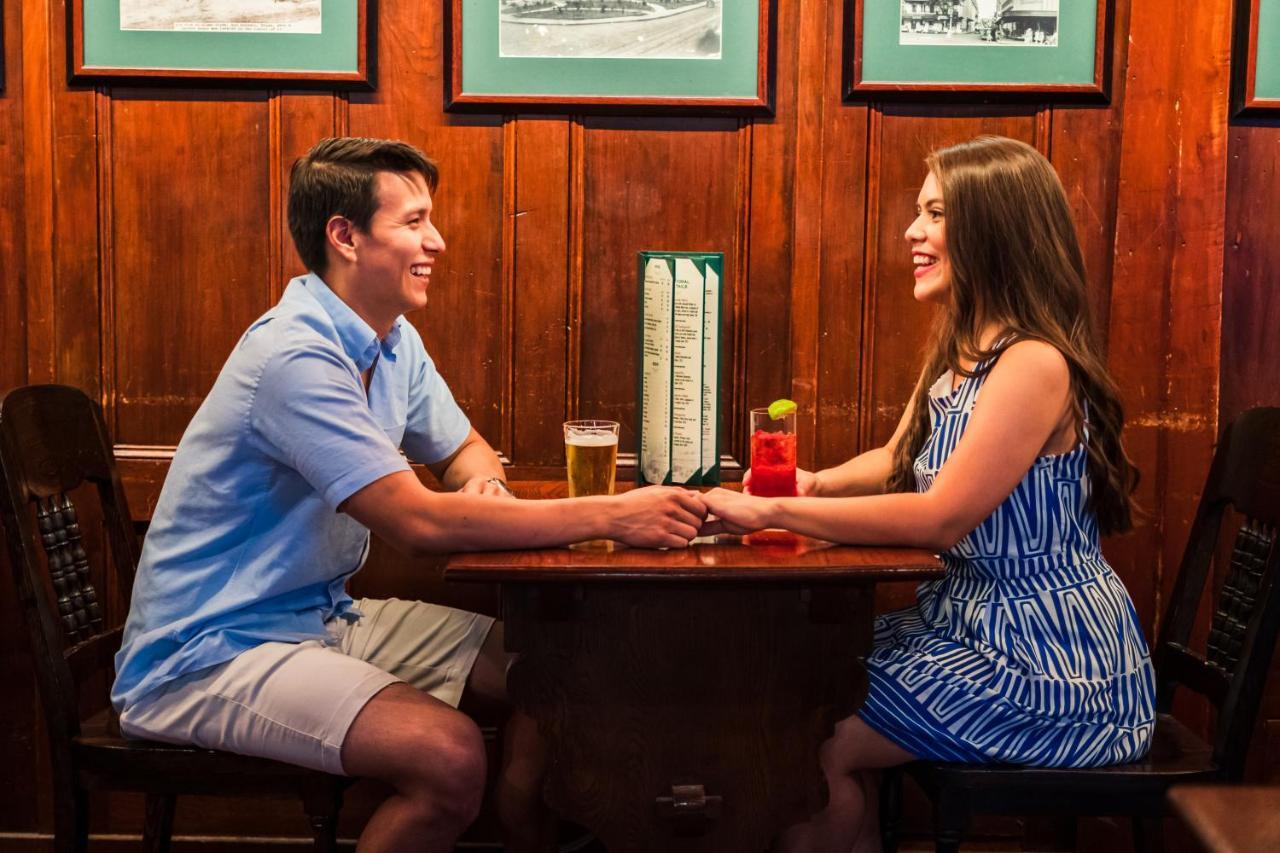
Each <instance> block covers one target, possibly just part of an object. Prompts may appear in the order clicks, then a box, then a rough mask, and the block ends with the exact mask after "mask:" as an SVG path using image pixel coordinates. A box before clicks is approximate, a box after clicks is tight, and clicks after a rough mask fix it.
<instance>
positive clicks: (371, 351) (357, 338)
mask: <svg viewBox="0 0 1280 853" xmlns="http://www.w3.org/2000/svg"><path fill="white" fill-rule="evenodd" d="M302 286H303V287H305V288H306V289H307V291H308V292H309V293H310V294H311V295H312V296H314V297H315V300H316V302H318V303H320V307H321V308H323V309H324V311H325V313H326V314H328V315H329V319H330V320H332V321H333V328H334V331H336V332H337V333H338V340H339V341H341V342H342V349H343V351H345V352H346V354H347V357H348V358H350V359H351V360H352V361H354V362H355V363H356V369H358V370H359V371H360V372H361V373H363V372H364V371H366V370H368V369H369V368H370V367H372V366H373V363H374V362H375V361H377V360H378V355H379V353H381V355H382V357H383V358H387V359H390V360H391V361H395V360H396V347H397V346H398V345H399V344H400V324H402V323H403V322H404V317H397V318H396V321H395V323H394V324H393V325H392V327H391V331H389V332H387V335H386V337H384V338H382V339H381V340H379V338H378V333H377V332H375V331H374V330H373V327H372V326H370V325H369V324H368V323H366V322H365V321H364V320H363V319H361V318H360V315H359V314H357V313H356V312H355V311H352V310H351V306H350V305H348V304H347V303H345V302H343V301H342V300H341V299H340V298H339V297H338V294H336V293H334V292H333V291H332V290H330V289H329V285H327V284H325V283H324V280H323V279H321V278H320V276H318V275H316V274H315V273H313V272H312V273H307V274H306V275H305V276H303V279H302Z"/></svg>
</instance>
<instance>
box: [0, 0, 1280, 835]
mask: <svg viewBox="0 0 1280 853" xmlns="http://www.w3.org/2000/svg"><path fill="white" fill-rule="evenodd" d="M1232 5H1233V4H1232V3H1231V0H1203V2H1196V3H1190V2H1187V3H1179V4H1177V14H1171V13H1170V7H1169V4H1168V3H1167V2H1166V0H1115V3H1114V32H1115V37H1114V39H1113V55H1112V57H1111V59H1112V66H1113V72H1112V96H1111V99H1110V102H1109V103H1108V104H1105V105H1101V106H1093V105H1091V106H1078V105H1062V104H1054V103H1049V102H1046V103H1020V104H1012V105H1011V104H1007V103H1006V104H1002V103H984V102H980V101H972V102H968V101H964V100H956V99H952V100H948V101H946V102H937V103H928V104H915V105H907V104H902V103H893V102H863V103H843V102H842V100H841V71H840V63H841V61H842V58H843V48H842V45H841V43H840V36H839V34H840V33H841V32H842V31H843V28H844V15H845V14H846V11H845V8H844V6H845V4H843V3H838V2H834V0H784V2H780V3H779V4H778V37H777V62H776V64H777V81H776V83H777V85H776V91H777V103H776V107H777V109H776V114H775V115H774V116H773V117H771V118H766V119H754V120H737V119H724V118H681V119H668V118H590V117H582V116H574V115H564V116H542V117H532V116H521V115H496V114H495V115H479V116H465V117H464V116H456V115H451V114H446V113H445V112H443V109H442V102H443V64H442V63H443V61H444V58H445V57H444V51H443V43H442V32H443V20H442V15H443V13H444V4H442V3H436V2H422V0H382V2H381V3H379V4H378V7H379V8H378V15H377V21H378V38H377V45H378V53H379V55H378V63H377V67H378V81H377V89H376V90H375V91H373V92H371V93H358V94H350V95H348V94H343V93H336V92H294V91H264V90H257V89H234V88H227V89H217V90H209V89H199V90H197V89H141V88H124V87H110V86H103V87H70V86H68V85H67V82H66V79H67V72H66V66H65V57H66V50H65V47H66V32H65V8H64V3H63V2H60V0H10V2H8V3H4V4H3V11H4V24H5V32H6V36H7V37H6V39H5V56H4V63H5V70H6V72H7V73H6V77H7V86H6V89H5V92H4V94H3V95H0V307H2V309H3V315H2V316H0V335H2V336H3V337H2V338H0V347H2V348H3V357H2V358H0V386H3V387H5V388H7V387H11V386H13V385H17V384H22V383H26V382H49V381H57V382H66V383H71V384H76V385H79V386H81V387H83V388H85V389H86V390H88V391H89V392H90V393H91V394H94V395H97V396H98V397H99V398H100V399H101V401H102V403H103V405H104V407H105V409H106V411H107V415H108V422H109V425H110V428H111V429H112V431H113V435H114V438H115V441H116V442H117V444H118V445H119V450H120V455H121V458H122V460H123V462H122V464H123V466H124V467H125V468H126V470H127V472H128V474H129V477H130V483H131V498H132V499H133V500H134V503H135V510H136V511H137V512H138V513H139V514H143V515H145V514H147V513H149V511H150V507H151V505H152V504H153V503H154V500H155V497H156V494H157V492H158V488H159V484H160V483H161V482H162V480H163V474H164V470H165V468H166V466H167V460H168V454H169V453H170V452H171V449H172V447H173V445H174V444H176V442H177V441H178V439H179V437H180V436H181V434H182V431H183V428H184V426H185V424H186V423H187V421H188V419H189V418H190V416H191V414H192V413H193V412H194V411H195V409H196V407H197V406H198V405H199V404H200V402H201V400H202V399H203V397H204V395H205V394H206V392H207V391H208V389H209V387H210V386H211V385H212V383H213V380H214V377H215V376H216V374H217V371H218V369H219V367H220V366H221V364H222V362H223V360H224V359H225V357H226V355H227V353H228V352H229V350H230V347H231V346H232V344H233V342H234V341H235V340H236V338H237V337H238V336H239V334H240V333H241V332H242V331H243V329H244V328H245V327H246V326H247V325H248V324H249V322H250V321H251V320H252V319H253V318H254V317H256V316H257V315H258V314H259V313H261V312H262V311H264V310H265V309H266V308H267V307H268V306H269V305H271V304H272V302H273V301H274V300H275V299H277V298H278V297H279V295H280V293H281V291H282V289H283V285H284V283H285V281H286V280H287V278H288V277H289V276H291V275H293V274H296V273H297V272H299V271H300V268H299V263H298V261H297V259H296V257H295V255H294V253H293V250H292V247H291V246H290V243H289V239H288V234H287V229H286V227H285V224H284V221H283V220H284V217H283V199H284V197H285V194H286V190H287V187H286V182H287V174H288V168H289V165H290V163H291V162H292V161H293V159H294V158H295V157H297V156H298V155H299V154H301V153H302V152H303V151H305V150H306V149H307V148H308V147H309V146H310V145H311V144H312V143H313V142H314V141H315V140H316V139H318V138H320V137H322V136H326V135H331V134H346V133H350V134H358V135H371V136H384V137H399V138H403V139H406V140H408V141H410V142H413V143H414V144H416V145H418V146H420V147H421V148H423V149H424V150H426V151H427V152H428V153H429V154H431V155H432V156H433V157H435V158H436V159H437V160H439V162H440V164H441V169H442V175H443V179H442V183H441V185H440V189H439V191H438V193H437V198H436V207H437V215H436V217H437V220H438V223H439V225H440V228H441V231H442V232H443V234H444V237H445V240H446V242H447V243H448V251H447V252H446V254H445V255H444V256H443V258H442V260H441V262H440V264H439V265H438V266H437V272H436V274H435V276H434V277H433V292H432V294H431V305H430V307H429V308H428V309H427V310H426V311H423V312H420V313H419V314H417V315H415V316H413V317H412V318H411V319H412V321H413V322H414V323H415V324H416V325H417V326H418V327H419V328H420V329H421V330H422V332H423V335H424V337H425V339H426V341H427V343H428V346H429V347H430V349H431V351H432V353H433V355H434V357H435V359H436V361H437V363H438V364H439V366H440V369H441V370H442V372H443V373H444V375H445V376H446V378H447V379H448V380H449V382H450V384H451V386H452V388H453V390H454V391H455V394H456V396H457V397H458V399H459V401H460V402H461V403H462V405H463V406H464V408H465V409H466V410H467V411H468V412H469V413H470V415H471V417H472V420H473V422H474V423H475V425H476V426H477V427H478V428H479V429H480V430H481V431H482V432H483V433H484V434H485V435H487V436H488V437H489V438H490V440H491V441H492V442H493V443H494V444H495V446H496V447H498V448H499V449H500V451H501V452H502V453H503V454H504V456H505V457H506V458H507V459H508V460H509V461H510V463H511V466H512V473H513V476H515V477H517V478H519V477H539V476H547V475H548V474H549V473H550V474H554V466H556V465H558V464H560V462H561V459H560V454H561V450H560V446H561V438H560V432H559V430H560V422H561V421H562V420H564V419H565V418H566V417H573V416H584V417H590V416H596V417H608V418H616V419H618V420H620V421H622V423H623V424H624V429H623V433H624V434H623V439H622V442H623V444H622V448H621V449H622V450H623V451H624V452H626V451H629V450H632V449H633V447H634V440H635V439H634V433H633V431H632V429H631V424H632V421H633V417H634V387H633V386H634V380H633V376H634V369H633V368H634V361H633V358H634V353H635V349H636V340H635V335H636V326H635V322H634V315H633V306H634V305H635V304H636V292H635V287H636V283H635V276H634V269H635V253H636V252H637V251H639V250H642V249H655V248H663V249H686V250H714V251H722V252H724V253H725V255H726V274H727V283H728V294H727V300H726V306H727V310H726V312H725V324H726V325H725V341H726V343H727V347H728V350H727V355H726V359H727V360H726V364H727V365H728V366H731V368H732V369H731V370H728V371H726V375H727V376H729V377H730V381H729V383H728V386H727V387H726V390H725V394H726V397H725V400H724V405H725V410H726V411H727V412H728V413H729V416H728V417H727V418H726V422H725V424H724V425H723V432H724V439H725V442H726V445H727V447H728V449H729V453H730V455H731V456H732V457H733V458H734V459H735V460H739V461H740V460H742V458H743V447H744V441H745V435H744V429H743V421H744V418H745V410H746V409H747V408H748V407H750V406H751V405H759V404H761V403H763V402H768V401H769V400H772V399H774V398H776V397H779V396H790V397H792V398H793V399H795V400H797V401H798V402H799V403H800V405H801V418H800V430H801V448H802V450H801V453H802V457H803V458H802V463H803V464H805V465H829V464H833V463H836V462H838V461H840V460H842V459H844V458H846V457H848V456H849V455H851V454H853V453H855V452H857V451H858V450H860V449H864V448H867V447H869V446H872V445H873V444H875V443H876V442H880V441H883V440H884V439H885V438H887V437H888V435H889V434H890V432H891V431H892V428H893V425H894V424H895V423H896V421H897V419H898V417H899V415H900V414H901V411H902V407H903V405H904V403H905V401H906V398H907V396H908V394H909V392H910V388H911V385H912V383H913V381H914V379H915V373H916V369H917V362H918V358H919V351H920V347H921V344H922V339H923V335H924V333H925V331H926V329H927V327H928V325H929V322H930V314H929V311H928V310H926V309H925V308H923V307H921V306H919V305H917V304H915V303H914V301H913V300H912V298H911V277H910V275H909V266H910V262H909V256H908V254H907V252H906V250H905V242H904V241H903V239H902V232H903V230H904V229H905V227H906V225H907V223H908V222H909V220H910V219H911V217H912V215H913V214H912V207H913V204H914V200H915V194H916V191H917V189H918V187H919V184H920V182H921V180H922V179H923V177H924V168H923V165H922V159H923V157H924V155H925V154H926V153H927V152H928V151H929V150H931V149H933V148H935V147H937V146H941V145H946V144H949V143H952V142H956V141H959V140H962V139H965V138H968V137H971V136H973V135H975V134H979V133H1000V134H1004V135H1007V136H1012V137H1015V138H1019V139H1023V140H1025V141H1027V142H1029V143H1031V144H1033V145H1035V146H1036V147H1038V148H1039V149H1040V150H1041V151H1043V152H1045V153H1046V154H1047V155H1048V156H1049V157H1050V159H1051V160H1052V162H1053V163H1054V165H1055V166H1056V167H1057V169H1058V171H1059V173H1060V174H1061V176H1062V179H1063V182H1064V184H1065V185H1066V187H1067V191H1068V194H1069V196H1070V200H1071V204H1072V208H1073V210H1074V213H1075V216H1076V220H1077V225H1078V227H1079V231H1080V237H1081V241H1082V245H1083V249H1084V254H1085V258H1086V261H1087V265H1088V269H1089V273H1090V276H1091V279H1092V285H1093V291H1092V303H1093V305H1094V308H1095V310H1096V312H1097V313H1098V315H1099V319H1100V321H1101V326H1102V328H1104V329H1105V330H1107V333H1108V342H1109V347H1110V359H1111V363H1112V366H1113V368H1114V370H1115V374H1116V377H1117V379H1118V381H1119V383H1120V385H1121V389H1122V392H1123V396H1124V400H1125V403H1126V406H1127V408H1128V414H1129V419H1130V427H1129V431H1128V441H1129V446H1130V448H1131V451H1132V453H1133V454H1134V456H1135V458H1136V460H1137V461H1138V463H1139V465H1140V466H1141V467H1142V470H1143V472H1144V475H1145V476H1144V481H1143V487H1142V491H1141V493H1140V497H1141V500H1142V503H1143V505H1144V507H1146V509H1147V514H1146V516H1145V517H1144V518H1143V520H1142V522H1141V524H1140V526H1139V529H1138V530H1137V531H1136V532H1135V533H1133V534H1132V535H1130V536H1128V537H1125V538H1122V539H1118V540H1115V541H1112V542H1109V543H1107V553H1108V555H1109V556H1110V557H1111V558H1112V560H1113V563H1114V564H1115V565H1116V568H1117V570H1118V571H1119V572H1120V574H1121V576H1122V577H1123V578H1124V580H1125V582H1126V583H1127V584H1128V586H1129V588H1130V590H1131V591H1132V593H1133V596H1134V599H1135V601H1136V603H1137V606H1138V609H1139V611H1140V613H1141V615H1142V618H1143V622H1144V624H1145V625H1146V626H1147V627H1148V628H1149V629H1150V628H1152V627H1154V623H1155V619H1156V614H1157V613H1158V612H1159V611H1160V610H1161V609H1162V607H1163V593H1164V591H1165V590H1166V589H1167V588H1168V585H1169V583H1170V582H1171V574H1172V570H1173V569H1174V568H1175V567H1176V564H1177V556H1178V554H1179V553H1180V551H1181V548H1182V543H1183V541H1184V539H1185V533H1186V528H1187V524H1188V521H1189V519H1190V516H1191V514H1192V512H1193V510H1194V506H1195V500H1196V497H1197V495H1198V492H1199V486H1200V482H1201V480H1202V478H1203V472H1204V470H1205V467H1206V464H1207V460H1208V458H1209V455H1210V453H1211V449H1212V442H1213V439H1214V436H1215V435H1216V433H1217V430H1218V424H1219V422H1220V420H1221V419H1223V418H1224V417H1230V416H1231V415H1233V414H1234V413H1236V412H1238V411H1239V410H1241V409H1242V408H1244V407H1246V406H1248V405H1255V404H1260V403H1270V404H1277V403H1280V391H1277V388H1278V387H1280V386H1278V385H1277V383H1280V345H1278V344H1277V343H1276V340H1277V338H1276V335H1275V334H1274V331H1273V330H1274V328H1275V327H1276V325H1277V323H1280V300H1277V299H1276V297H1275V296H1274V294H1275V293H1276V292H1278V288H1277V285H1278V284H1280V281H1278V280H1277V273H1276V270H1277V269H1280V248H1278V247H1280V242H1278V241H1276V240H1275V235H1277V234H1280V217H1278V215H1277V213H1276V211H1277V207H1276V205H1275V203H1274V199H1275V197H1276V196H1277V195H1280V127H1278V126H1277V123H1276V122H1275V121H1261V120H1260V121H1255V122H1253V123H1250V124H1245V123H1242V122H1235V123H1232V122H1230V121H1229V119H1228V115H1227V91H1228V78H1229V64H1230V63H1229V41H1230V37H1229V33H1230V21H1231V7H1232ZM1224 248H1225V257H1224ZM430 568H431V567H430V566H424V565H421V564H413V565H407V564H405V563H403V562H400V561H397V560H395V559H394V558H393V557H392V556H391V555H389V554H387V553H385V551H382V550H379V551H378V552H377V553H376V556H375V559H374V560H372V561H371V565H370V567H369V568H368V569H367V570H366V572H365V574H364V575H363V576H362V579H361V586H362V588H363V589H365V591H375V592H383V593H390V592H392V591H396V590H398V591H400V592H401V593H402V594H419V593H420V592H423V591H429V590H430V589H432V586H431V584H430V583H428V582H427V581H426V580H424V578H427V577H429V576H430V572H429V570H430ZM909 595H910V591H909V590H896V591H890V592H889V593H887V594H886V596H885V601H884V602H882V603H883V604H885V605H886V606H887V605H889V604H893V603H900V602H901V601H904V600H906V598H908V597H909ZM121 610H122V607H121V606H119V605H117V606H116V607H115V611H116V612H114V613H111V614H109V618H110V617H114V618H120V617H121V616H122V613H121V612H119V611H121ZM24 642H25V639H24V635H23V634H22V632H21V626H20V623H19V622H18V621H17V615H16V613H15V612H14V605H13V599H12V594H11V588H10V580H9V577H8V575H7V573H5V574H3V575H0V676H2V680H3V683H5V684H6V685H7V686H8V687H9V688H10V689H9V690H8V691H7V693H6V695H4V696H3V697H2V698H0V708H3V718H4V720H5V722H6V725H5V726H4V727H3V728H0V766H2V767H5V768H26V767H31V766H33V765H36V766H38V765H39V764H40V749H41V747H40V744H39V737H38V716H39V711H38V708H36V706H35V703H34V700H33V696H34V687H33V685H32V682H31V678H30V672H29V664H28V662H27V661H26V658H25V654H24V648H23V646H24ZM1269 701H1271V705H1270V708H1269V710H1268V714H1269V715H1270V716H1271V717H1273V718H1280V696H1273V697H1271V699H1270V700H1269ZM5 772H6V774H10V773H11V772H12V771H11V770H9V769H6V771H5ZM6 787H7V788H8V794H9V795H8V796H7V797H5V798H0V833H26V832H47V831H48V829H49V827H50V825H51V821H50V814H49V805H48V802H47V797H46V795H45V794H44V790H45V789H44V786H42V785H39V784H38V785H36V786H29V785H27V786H13V785H9V786H6ZM208 808H209V809H214V808H215V807H213V806H209V807H208ZM203 809H204V807H196V809H195V810H196V812H199V813H200V814H188V815H187V819H188V820H189V821H190V822H189V823H188V824H186V825H187V826H193V827H196V828H197V829H201V830H204V831H209V832H213V833H228V832H230V833H235V832H237V831H240V830H243V829H244V827H245V826H250V825H252V826H251V828H252V829H253V830H254V831H263V830H262V829H261V826H260V824H264V825H266V826H267V827H268V830H269V831H270V830H276V829H278V827H277V826H276V824H275V823H274V822H273V821H272V820H271V817H272V816H270V815H267V816H259V817H258V818H254V817H253V816H252V815H250V816H248V817H244V818H237V819H236V820H232V819H231V818H230V816H229V814H228V813H227V812H226V811H216V810H215V811H205V810H203ZM136 811H137V809H136V806H131V805H129V804H128V803H127V802H124V801H121V802H120V803H119V804H118V814H117V815H116V816H113V817H112V818H111V820H109V821H107V822H106V823H105V824H103V825H104V826H106V827H107V828H109V829H113V830H119V831H128V829H129V827H130V826H132V827H136V825H137V824H136V820H135V818H136ZM202 815H203V816H202ZM180 819H181V818H180ZM255 820H257V821H258V823H254V821H255ZM131 821H132V823H131ZM237 821H239V822H237ZM121 827H123V829H121ZM2 837H6V836H2V835H0V838H2ZM9 837H12V836H9Z"/></svg>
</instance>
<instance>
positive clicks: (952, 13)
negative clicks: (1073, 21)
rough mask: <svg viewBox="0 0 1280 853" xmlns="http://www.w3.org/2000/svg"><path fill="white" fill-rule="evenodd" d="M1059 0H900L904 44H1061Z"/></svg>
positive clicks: (899, 38) (901, 29)
mask: <svg viewBox="0 0 1280 853" xmlns="http://www.w3.org/2000/svg"><path fill="white" fill-rule="evenodd" d="M1059 2H1060V0H900V3H901V17H900V23H899V27H898V44H902V45H917V46H919V45H925V46H930V45H942V46H947V47H966V46H968V47H1000V46H1005V47H1024V46H1034V47H1054V46H1056V45H1057V44H1058V5H1059ZM1068 2H1071V0H1068ZM1075 2H1081V0H1075Z"/></svg>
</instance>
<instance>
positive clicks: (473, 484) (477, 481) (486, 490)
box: [458, 474, 515, 499]
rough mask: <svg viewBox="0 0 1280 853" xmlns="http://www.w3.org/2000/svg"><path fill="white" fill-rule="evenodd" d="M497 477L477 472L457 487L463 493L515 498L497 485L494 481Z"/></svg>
mask: <svg viewBox="0 0 1280 853" xmlns="http://www.w3.org/2000/svg"><path fill="white" fill-rule="evenodd" d="M497 479H498V478H497V477H493V476H489V475H486V474H477V475H476V476H474V477H472V478H471V479H469V480H467V482H465V483H463V484H462V488H461V489H458V491H459V492H462V493H463V494H464V495H490V496H492V497H495V498H513V499H514V498H515V495H513V494H511V492H509V491H507V490H506V489H504V488H502V486H499V485H498V484H497V483H495V482H494V481H495V480H497Z"/></svg>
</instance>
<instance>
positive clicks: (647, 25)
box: [445, 0, 775, 114]
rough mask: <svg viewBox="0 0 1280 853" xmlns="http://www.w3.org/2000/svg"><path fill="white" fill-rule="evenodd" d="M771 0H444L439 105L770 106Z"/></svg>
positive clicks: (664, 109)
mask: <svg viewBox="0 0 1280 853" xmlns="http://www.w3.org/2000/svg"><path fill="white" fill-rule="evenodd" d="M774 2H775V0H449V5H450V13H449V15H448V17H447V19H446V33H445V38H446V45H447V49H448V52H449V63H448V65H447V67H446V75H445V78H446V79H445V90H446V91H445V100H446V107H447V108H448V109H451V110H458V111H484V112H494V111H495V110H498V109H511V110H520V111H521V112H525V111H542V112H570V111H571V112H577V113H593V112H594V113H686V114H687V113H757V114H759V113H763V114H769V113H771V112H772V110H773V68H772V64H771V63H772V54H773V51H772V43H773V19H774V15H773V8H772V7H773V4H774Z"/></svg>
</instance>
